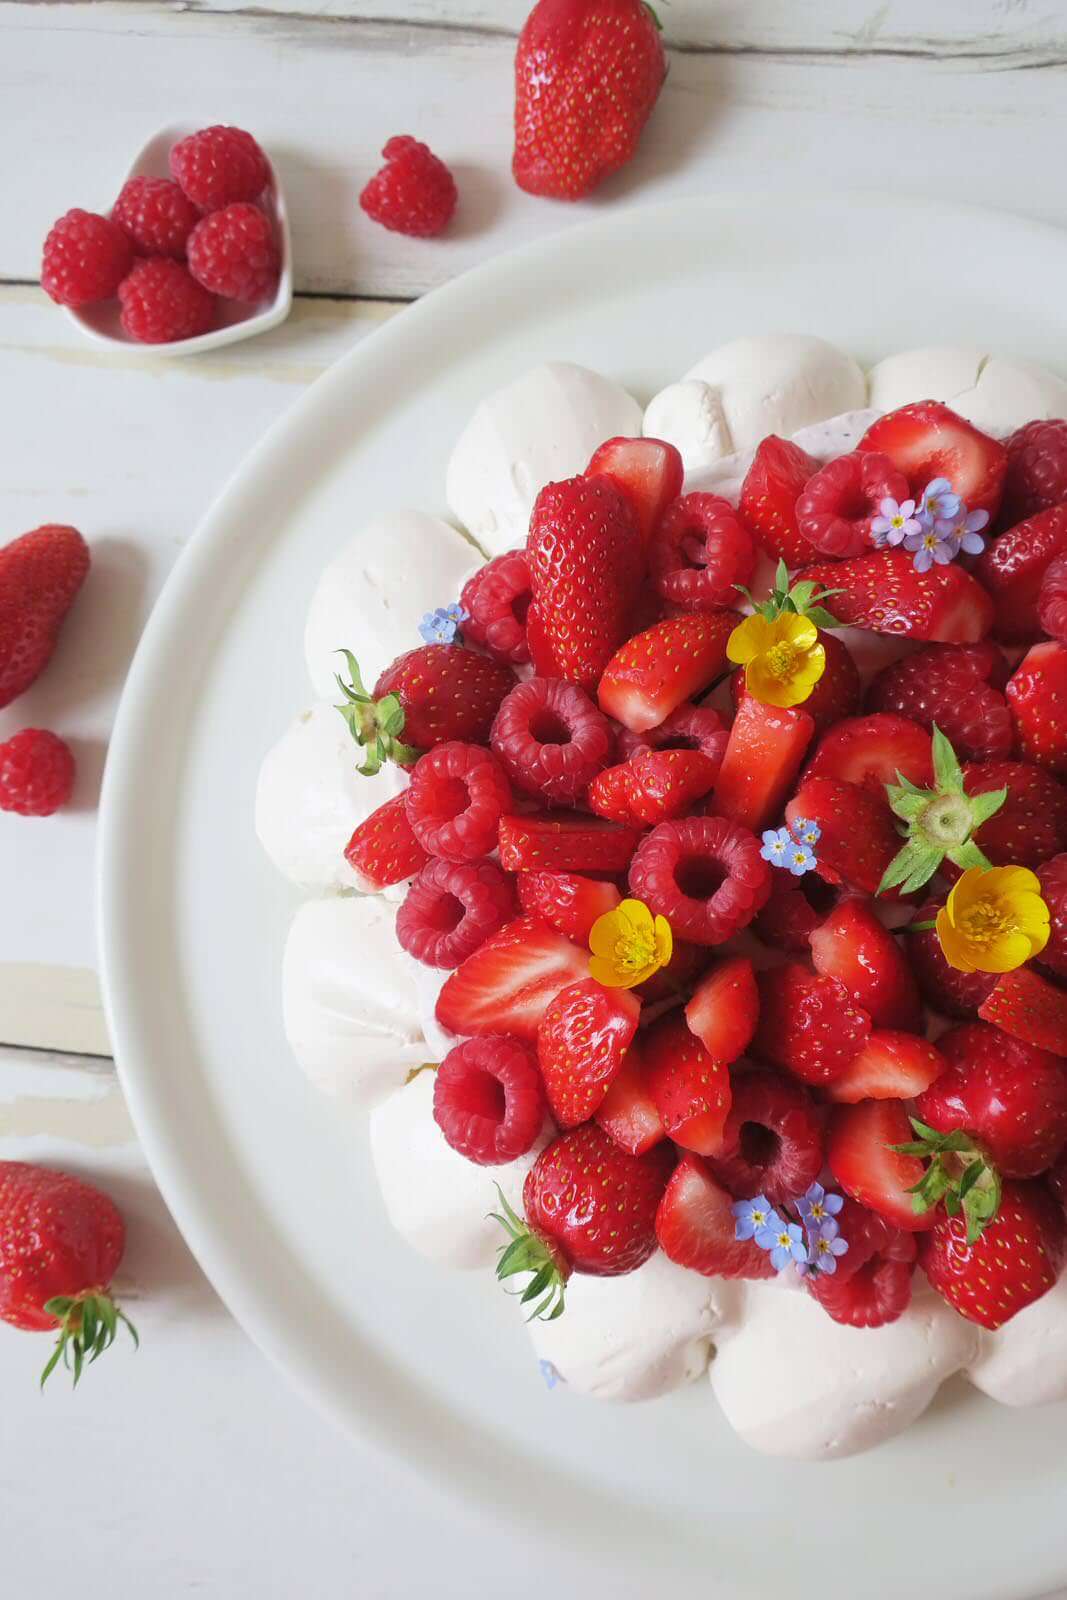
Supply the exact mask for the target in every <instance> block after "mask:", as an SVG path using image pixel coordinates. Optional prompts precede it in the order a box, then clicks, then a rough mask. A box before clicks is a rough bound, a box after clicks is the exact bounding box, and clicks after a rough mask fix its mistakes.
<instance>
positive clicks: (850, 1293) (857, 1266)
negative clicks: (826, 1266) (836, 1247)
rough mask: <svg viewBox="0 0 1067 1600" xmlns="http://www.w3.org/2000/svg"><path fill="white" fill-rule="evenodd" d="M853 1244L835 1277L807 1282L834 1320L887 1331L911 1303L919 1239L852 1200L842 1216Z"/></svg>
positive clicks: (818, 1275)
mask: <svg viewBox="0 0 1067 1600" xmlns="http://www.w3.org/2000/svg"><path fill="white" fill-rule="evenodd" d="M837 1221H838V1226H839V1228H840V1235H839V1237H840V1238H842V1239H844V1240H845V1241H846V1243H847V1244H848V1249H847V1251H846V1252H845V1254H844V1255H843V1256H838V1257H837V1268H836V1270H835V1271H834V1272H833V1273H821V1272H820V1273H812V1274H810V1275H809V1276H808V1278H807V1279H806V1280H805V1281H806V1283H807V1286H808V1289H809V1290H810V1292H811V1293H812V1294H813V1295H814V1297H815V1299H816V1300H818V1302H819V1304H820V1305H821V1306H822V1308H823V1310H824V1311H825V1312H826V1313H827V1315H828V1316H831V1317H833V1319H834V1321H835V1322H843V1323H845V1324H846V1326H848V1327H850V1328H881V1327H884V1326H885V1324H886V1323H888V1322H896V1320H897V1318H898V1317H901V1316H903V1314H904V1312H905V1311H906V1310H907V1309H908V1306H909V1305H910V1304H911V1280H912V1275H913V1273H914V1271H915V1254H916V1246H915V1240H914V1239H913V1238H912V1236H911V1235H910V1234H908V1233H904V1232H903V1231H902V1230H901V1229H899V1228H893V1227H891V1226H890V1225H889V1224H888V1223H887V1222H886V1221H885V1220H884V1219H883V1218H882V1217H877V1216H875V1214H874V1213H873V1212H872V1211H868V1210H866V1209H865V1208H864V1207H863V1206H860V1205H857V1204H856V1202H855V1201H854V1200H848V1199H846V1201H845V1203H844V1205H843V1206H842V1208H841V1210H840V1212H839V1213H838V1217H837Z"/></svg>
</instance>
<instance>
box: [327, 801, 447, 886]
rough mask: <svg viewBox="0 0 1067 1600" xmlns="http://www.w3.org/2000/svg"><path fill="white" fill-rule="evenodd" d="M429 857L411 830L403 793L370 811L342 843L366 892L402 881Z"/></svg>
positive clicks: (346, 857) (419, 867) (411, 875)
mask: <svg viewBox="0 0 1067 1600" xmlns="http://www.w3.org/2000/svg"><path fill="white" fill-rule="evenodd" d="M429 859H430V858H429V856H428V855H427V853H426V851H425V850H424V849H423V848H422V845H421V844H420V843H419V841H418V840H417V839H416V837H415V835H414V833H413V832H412V831H411V823H410V822H409V821H408V814H407V808H406V806H405V804H404V796H403V795H402V794H397V795H394V796H393V798H392V799H391V800H387V801H386V802H385V804H384V805H380V806H379V807H378V809H377V810H376V811H372V812H371V814H370V816H369V817H368V818H367V819H366V821H365V822H361V823H360V825H359V827H358V828H357V829H356V830H355V832H354V833H353V835H352V837H351V839H349V841H348V843H347V844H346V845H345V860H346V861H347V862H348V865H349V866H350V867H351V868H352V871H353V872H354V873H356V874H357V876H358V877H359V878H360V880H361V887H363V888H364V889H365V890H367V891H368V892H369V891H371V890H374V889H388V888H389V887H390V885H391V884H394V883H403V882H404V879H405V878H412V877H414V875H415V873H416V872H418V871H419V870H420V869H421V868H422V867H424V866H425V865H426V863H427V862H428V861H429Z"/></svg>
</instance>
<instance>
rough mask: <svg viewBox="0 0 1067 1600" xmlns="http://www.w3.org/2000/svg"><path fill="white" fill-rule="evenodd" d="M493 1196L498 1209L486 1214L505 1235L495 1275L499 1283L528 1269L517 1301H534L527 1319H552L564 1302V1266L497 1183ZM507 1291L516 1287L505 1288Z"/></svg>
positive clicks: (515, 1291) (525, 1303)
mask: <svg viewBox="0 0 1067 1600" xmlns="http://www.w3.org/2000/svg"><path fill="white" fill-rule="evenodd" d="M496 1192H497V1196H498V1198H499V1201H500V1207H501V1209H500V1211H491V1212H490V1213H489V1215H490V1216H491V1217H492V1219H493V1221H494V1222H499V1223H500V1226H501V1227H502V1228H503V1229H504V1231H505V1233H506V1234H507V1235H508V1243H506V1244H503V1245H501V1247H500V1260H499V1261H498V1262H497V1264H496V1275H497V1277H498V1279H499V1280H500V1281H501V1282H502V1283H503V1282H504V1280H505V1279H506V1278H512V1277H514V1276H516V1274H518V1273H526V1272H528V1273H530V1274H531V1275H532V1276H531V1278H530V1282H529V1283H528V1284H527V1285H526V1287H525V1289H523V1291H522V1293H521V1294H520V1295H519V1304H520V1305H529V1304H530V1302H531V1301H535V1302H537V1303H536V1304H535V1305H534V1306H533V1308H532V1310H531V1311H530V1315H529V1317H528V1318H527V1321H528V1322H533V1321H535V1320H536V1321H541V1322H554V1321H555V1320H556V1318H557V1317H559V1316H562V1314H563V1306H564V1291H565V1288H566V1283H567V1277H568V1269H567V1267H566V1265H565V1264H564V1262H563V1261H562V1259H561V1258H560V1257H559V1255H558V1254H557V1253H556V1251H555V1250H554V1249H553V1248H552V1246H551V1245H550V1244H549V1242H548V1240H547V1239H542V1237H541V1235H540V1234H537V1233H534V1232H533V1230H532V1229H531V1228H529V1227H528V1226H527V1224H526V1223H525V1222H524V1221H523V1219H522V1218H521V1217H519V1216H517V1215H516V1214H515V1212H514V1211H513V1210H512V1209H511V1207H510V1206H509V1205H508V1202H507V1200H506V1199H505V1198H504V1192H503V1190H502V1189H501V1187H500V1185H499V1184H497V1185H496ZM508 1292H509V1293H511V1294H516V1293H518V1291H517V1290H509V1291H508Z"/></svg>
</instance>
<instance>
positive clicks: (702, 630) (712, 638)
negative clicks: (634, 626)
mask: <svg viewBox="0 0 1067 1600" xmlns="http://www.w3.org/2000/svg"><path fill="white" fill-rule="evenodd" d="M740 620H741V618H740V616H739V614H738V613H737V612H736V611H712V612H694V613H692V614H690V615H688V616H684V617H670V618H668V619H667V620H666V621H664V622H658V623H656V624H655V626H654V627H651V628H648V629H646V630H645V632H644V633H639V634H637V635H636V637H634V638H632V639H629V640H628V641H627V642H626V643H625V644H624V645H622V646H621V648H620V649H618V650H617V651H616V652H615V654H614V655H613V656H612V658H611V660H610V661H609V662H608V664H607V666H606V667H605V669H604V675H603V677H602V678H601V680H600V687H599V690H598V692H597V696H598V699H599V701H600V709H601V710H602V711H604V712H606V713H607V715H608V716H609V717H614V718H615V721H616V722H621V723H622V725H623V726H624V727H625V728H629V729H630V731H631V733H647V731H648V730H649V729H650V728H657V727H659V725H660V723H661V722H663V721H665V720H666V718H667V717H669V716H670V714H671V712H672V711H675V710H677V708H678V707H679V706H680V705H681V704H682V703H683V701H686V700H691V699H692V698H693V696H694V695H696V694H700V693H701V692H702V691H703V690H704V689H707V688H709V687H710V685H711V684H713V683H714V682H715V681H716V679H718V678H721V677H722V676H723V674H724V673H725V671H726V669H727V667H728V665H729V662H728V660H727V655H726V641H727V640H728V639H729V637H730V635H731V633H732V632H733V630H734V628H735V627H736V626H737V624H738V622H739V621H740Z"/></svg>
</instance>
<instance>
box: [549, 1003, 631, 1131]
mask: <svg viewBox="0 0 1067 1600" xmlns="http://www.w3.org/2000/svg"><path fill="white" fill-rule="evenodd" d="M640 1015H641V1002H640V1001H639V1000H637V999H635V998H634V996H633V995H632V994H631V993H630V991H629V990H628V989H605V988H604V987H603V985H602V984H599V983H595V982H594V981H593V979H592V978H585V979H584V980H583V981H582V982H581V983H572V984H570V985H569V986H568V987H567V988H566V989H561V990H560V992H559V994H557V995H556V997H555V999H554V1000H551V1001H550V1002H549V1004H548V1005H547V1006H546V1007H545V1010H544V1014H543V1016H542V1017H541V1021H540V1022H539V1023H538V1025H537V1060H538V1062H539V1064H540V1067H541V1077H542V1078H543V1080H544V1085H545V1094H546V1095H547V1096H548V1104H549V1108H550V1109H551V1112H552V1115H553V1116H554V1117H555V1119H556V1121H557V1122H558V1123H559V1125H560V1127H561V1128H574V1127H576V1126H577V1125H578V1123H579V1122H585V1121H587V1120H588V1118H589V1117H591V1116H592V1115H593V1113H594V1111H595V1110H596V1109H597V1107H598V1106H599V1105H600V1103H601V1101H602V1100H603V1098H604V1096H605V1095H606V1094H607V1092H608V1089H609V1088H610V1087H611V1084H612V1082H613V1081H614V1079H615V1078H616V1077H617V1076H618V1073H619V1069H620V1067H621V1066H622V1061H623V1056H624V1055H625V1054H626V1051H627V1048H628V1046H629V1044H630V1041H631V1040H632V1038H633V1036H634V1034H635V1033H636V1031H637V1022H638V1018H639V1017H640Z"/></svg>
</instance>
